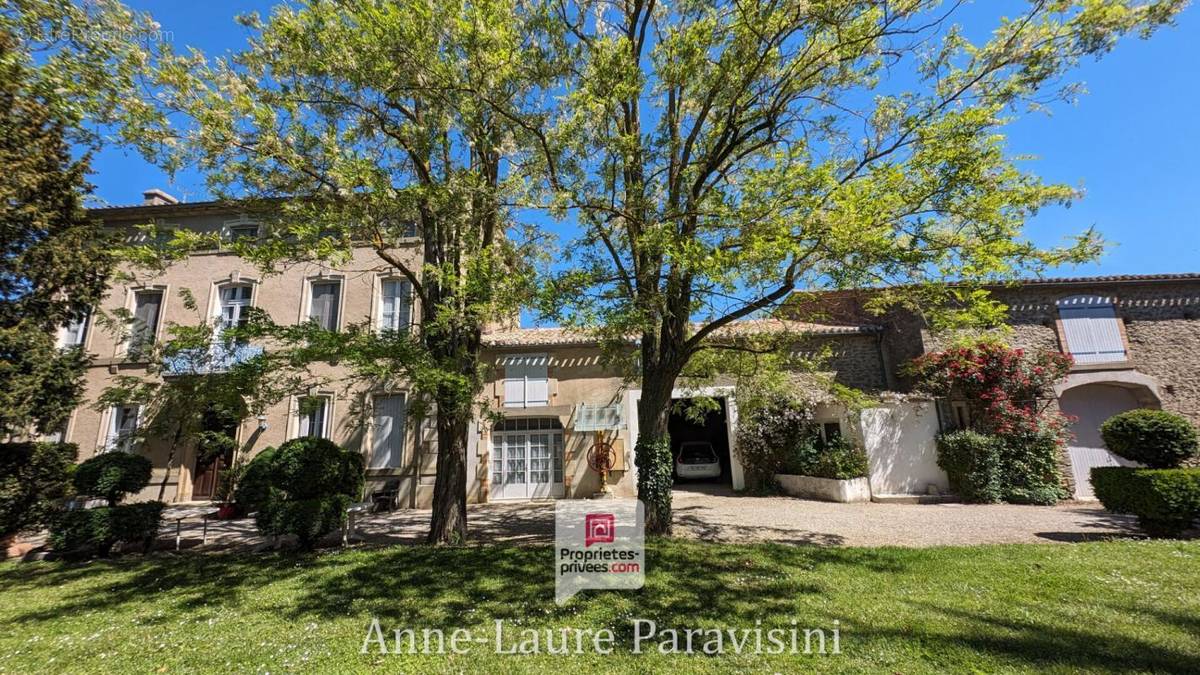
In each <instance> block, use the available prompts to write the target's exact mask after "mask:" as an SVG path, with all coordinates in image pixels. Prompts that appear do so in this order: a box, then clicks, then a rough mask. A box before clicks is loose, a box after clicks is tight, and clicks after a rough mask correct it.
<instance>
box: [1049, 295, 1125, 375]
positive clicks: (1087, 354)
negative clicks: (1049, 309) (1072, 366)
mask: <svg viewBox="0 0 1200 675" xmlns="http://www.w3.org/2000/svg"><path fill="white" fill-rule="evenodd" d="M1058 317H1059V319H1060V320H1061V321H1062V327H1063V340H1064V342H1065V343H1066V344H1065V345H1063V347H1064V348H1065V351H1067V353H1069V354H1070V355H1071V356H1072V357H1073V358H1074V359H1075V363H1079V364H1089V363H1116V362H1121V361H1125V360H1127V358H1128V354H1127V353H1126V350H1125V339H1124V337H1123V336H1122V333H1121V324H1120V321H1121V320H1120V319H1119V318H1117V311H1116V308H1115V307H1114V306H1113V302H1112V299H1111V298H1105V297H1099V296H1085V295H1079V296H1074V297H1070V298H1063V299H1062V300H1059V301H1058Z"/></svg>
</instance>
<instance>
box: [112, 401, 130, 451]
mask: <svg viewBox="0 0 1200 675" xmlns="http://www.w3.org/2000/svg"><path fill="white" fill-rule="evenodd" d="M137 425H138V408H137V406H133V405H117V406H113V407H112V410H111V412H110V414H109V421H108V443H106V444H105V447H106V448H107V449H108V450H118V451H121V452H132V451H133V448H134V443H135V442H136V440H137Z"/></svg>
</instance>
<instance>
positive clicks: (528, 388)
mask: <svg viewBox="0 0 1200 675" xmlns="http://www.w3.org/2000/svg"><path fill="white" fill-rule="evenodd" d="M549 402H550V380H549V377H547V369H546V360H545V359H540V363H531V364H529V365H527V366H525V405H526V406H534V405H546V404H547V403H549Z"/></svg>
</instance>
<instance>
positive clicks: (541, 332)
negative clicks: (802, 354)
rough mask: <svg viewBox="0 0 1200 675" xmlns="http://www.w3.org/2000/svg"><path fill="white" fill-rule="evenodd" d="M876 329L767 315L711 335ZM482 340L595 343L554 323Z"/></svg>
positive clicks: (841, 332) (507, 344)
mask: <svg viewBox="0 0 1200 675" xmlns="http://www.w3.org/2000/svg"><path fill="white" fill-rule="evenodd" d="M878 331H879V328H878V327H877V326H868V325H862V326H830V325H825V324H819V323H809V322H805V321H790V320H784V319H775V318H768V319H748V320H745V321H735V322H734V323H731V324H729V325H727V326H723V327H721V328H719V329H717V330H716V331H714V333H713V336H714V337H717V338H722V337H726V338H728V337H744V336H748V335H762V334H767V333H784V332H786V333H794V334H799V335H809V336H826V335H857V334H863V333H875V332H878ZM629 340H630V342H631V343H632V342H634V338H633V337H632V336H631V337H630V339H629ZM483 342H484V344H485V345H487V346H489V347H539V346H562V345H591V344H596V343H597V339H596V337H595V336H594V335H591V334H589V333H586V332H583V331H580V330H576V329H573V328H563V327H557V326H556V327H547V328H518V329H515V330H504V331H498V332H495V333H487V334H485V335H484V336H483Z"/></svg>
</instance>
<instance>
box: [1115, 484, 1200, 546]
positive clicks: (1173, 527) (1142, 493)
mask: <svg viewBox="0 0 1200 675" xmlns="http://www.w3.org/2000/svg"><path fill="white" fill-rule="evenodd" d="M1092 489H1093V490H1095V492H1096V497H1097V498H1098V499H1099V500H1100V503H1101V504H1103V505H1104V508H1106V509H1108V510H1109V511H1114V512H1116V513H1129V514H1133V515H1136V516H1137V517H1138V522H1139V523H1140V524H1141V526H1142V527H1143V528H1144V529H1145V530H1146V531H1147V532H1149V533H1150V534H1151V535H1154V536H1163V537H1175V536H1178V535H1179V533H1180V532H1182V531H1183V530H1185V529H1187V528H1189V527H1191V525H1192V523H1193V521H1195V520H1196V518H1198V517H1200V469H1137V468H1131V467H1124V466H1104V467H1095V468H1093V469H1092Z"/></svg>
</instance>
